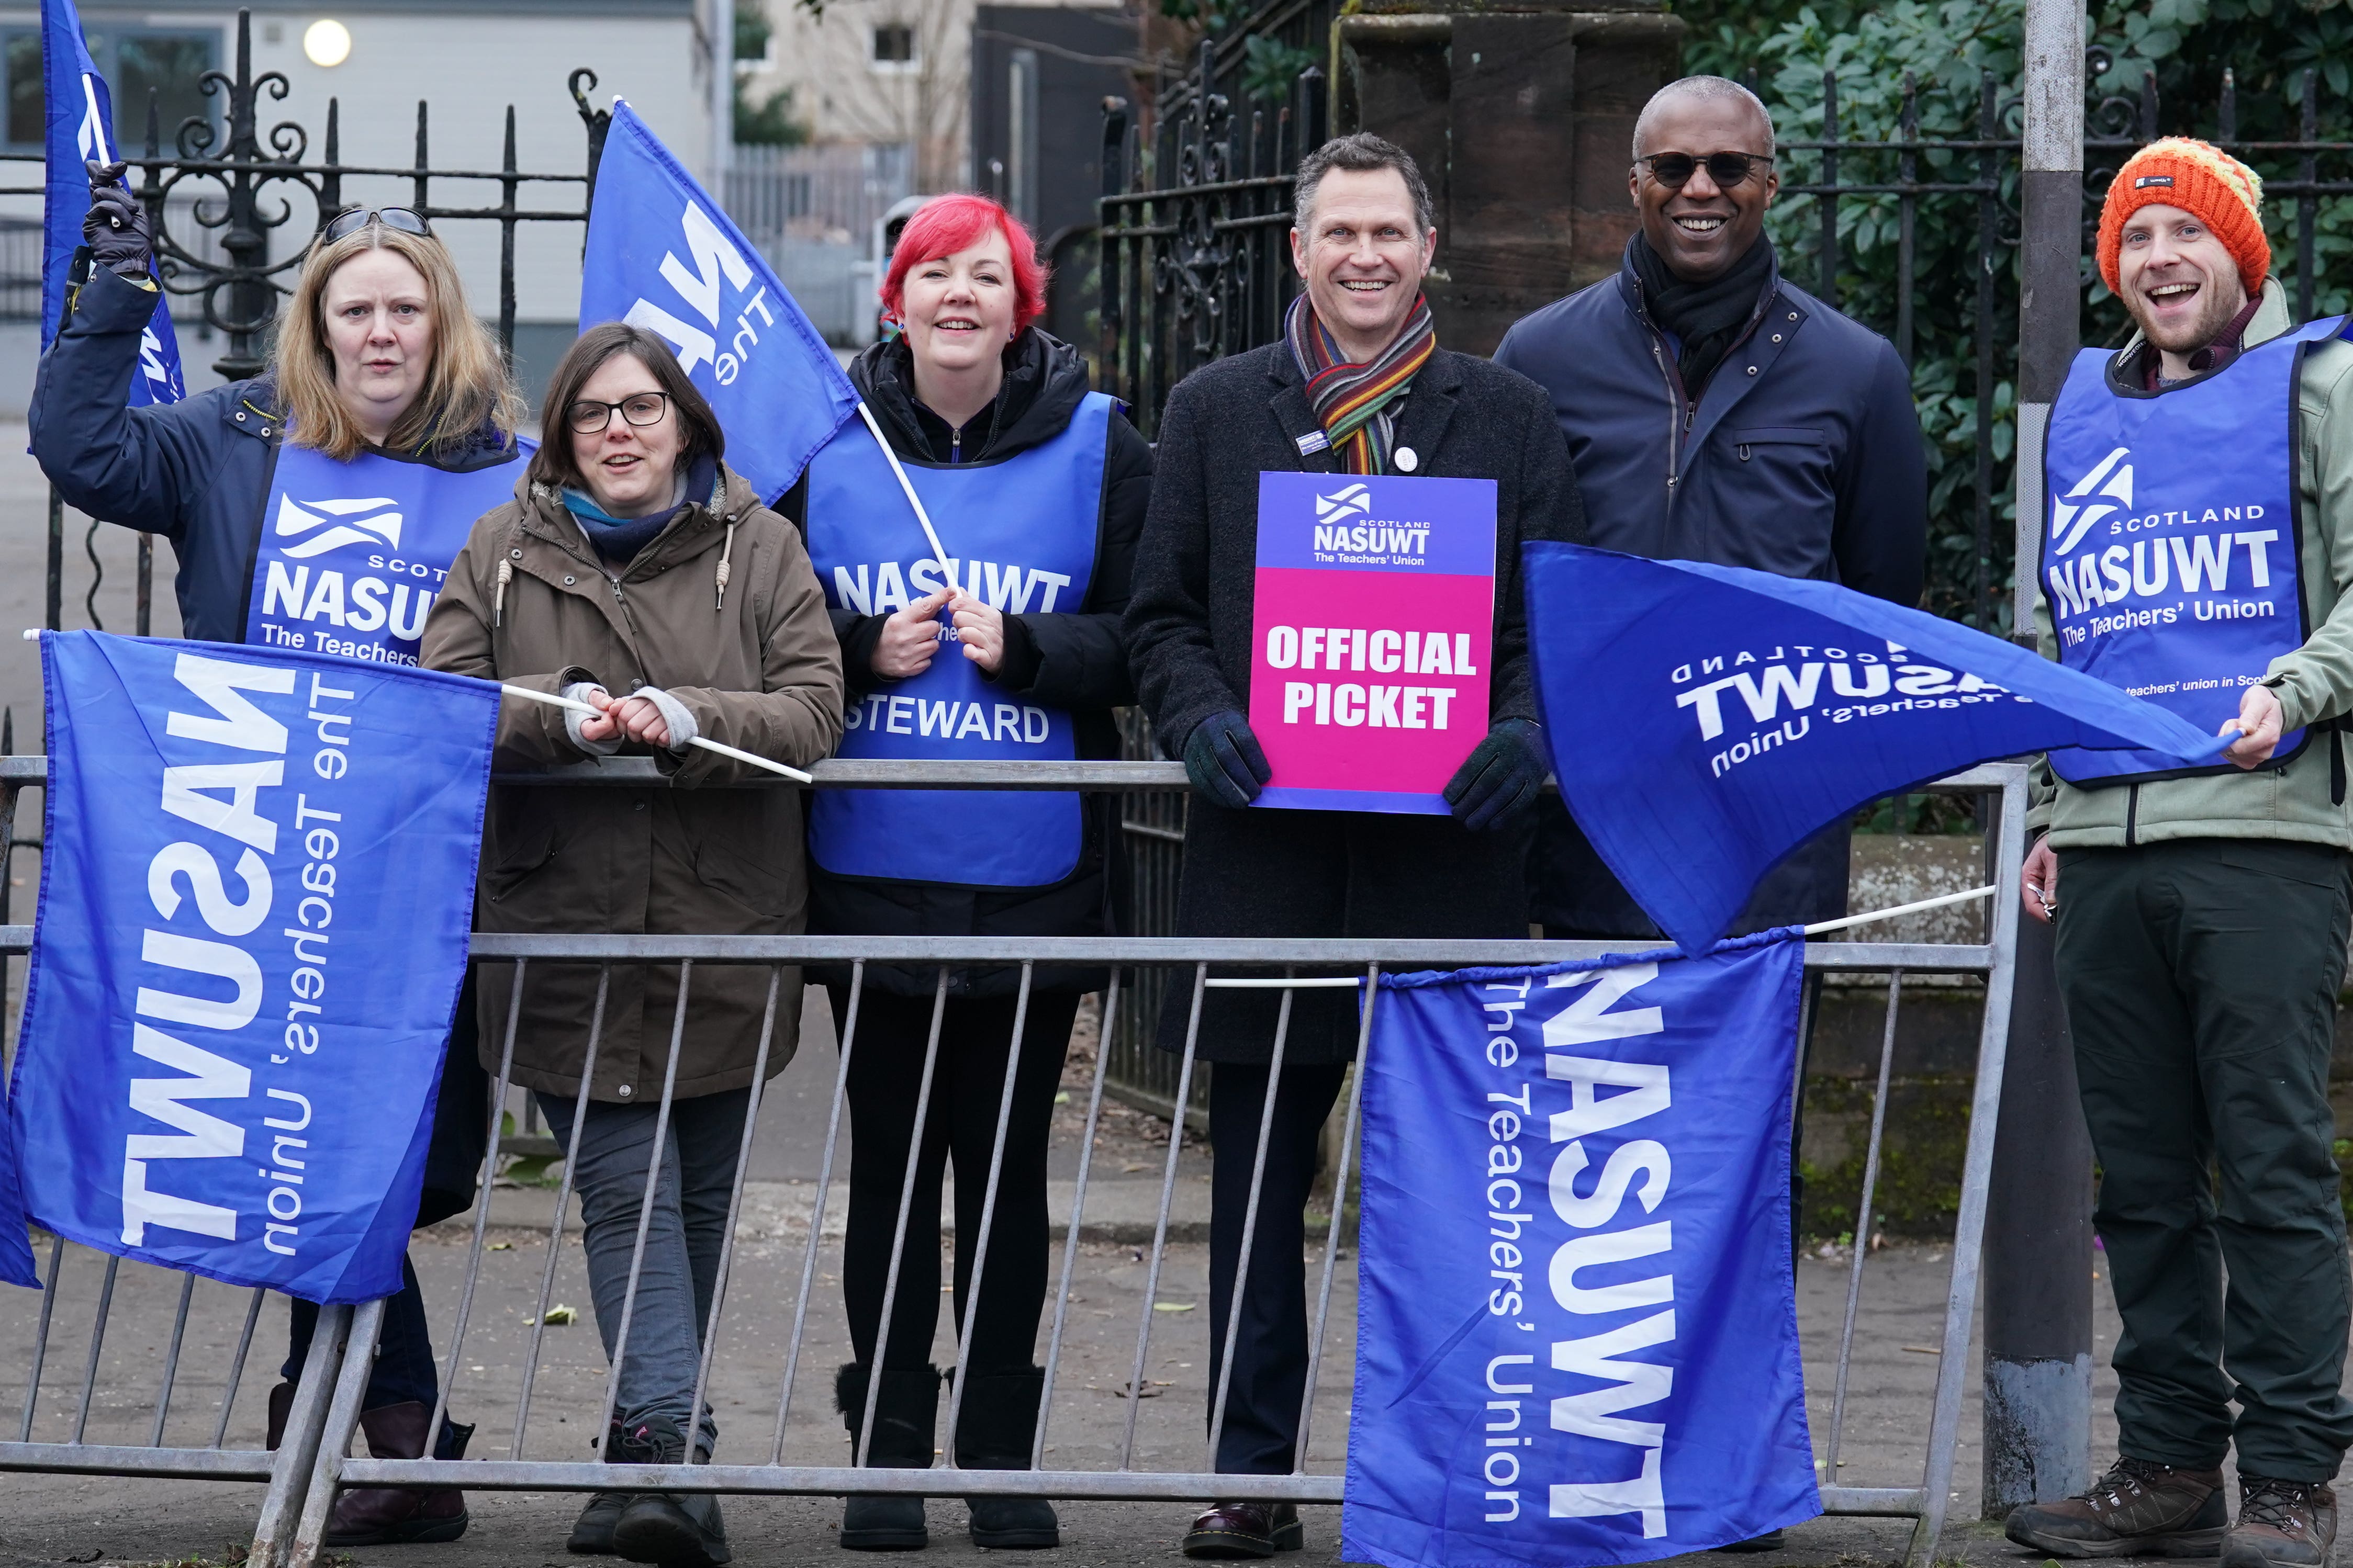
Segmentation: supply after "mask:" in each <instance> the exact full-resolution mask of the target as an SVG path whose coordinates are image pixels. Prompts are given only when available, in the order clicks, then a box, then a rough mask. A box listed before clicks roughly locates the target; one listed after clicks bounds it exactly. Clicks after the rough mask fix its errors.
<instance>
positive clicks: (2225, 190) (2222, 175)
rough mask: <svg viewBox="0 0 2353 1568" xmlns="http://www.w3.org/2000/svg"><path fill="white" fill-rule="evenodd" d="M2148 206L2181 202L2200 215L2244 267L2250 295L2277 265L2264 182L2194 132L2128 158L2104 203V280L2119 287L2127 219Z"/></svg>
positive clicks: (2179, 204)
mask: <svg viewBox="0 0 2353 1568" xmlns="http://www.w3.org/2000/svg"><path fill="white" fill-rule="evenodd" d="M2146 206H2169V207H2179V208H2180V209H2181V210H2182V211H2184V212H2186V213H2190V214H2193V215H2195V216H2197V217H2198V219H2199V220H2200V222H2202V223H2203V224H2205V226H2207V228H2208V229H2210V230H2211V231H2212V233H2213V236H2214V237H2215V238H2217V239H2219V240H2221V242H2222V245H2223V247H2224V248H2226V249H2228V250H2229V251H2230V253H2231V256H2232V259H2233V260H2235V261H2237V262H2238V264H2239V279H2240V280H2241V281H2242V282H2243V283H2244V284H2245V285H2246V288H2247V294H2248V297H2249V298H2251V299H2252V298H2253V296H2254V294H2255V293H2256V291H2257V290H2259V289H2262V288H2263V279H2264V278H2265V277H2266V276H2267V275H2269V273H2270V272H2271V269H2272V247H2271V241H2270V240H2268V239H2266V238H2265V237H2263V216H2262V214H2263V179H2262V177H2261V176H2260V175H2258V174H2256V173H2255V172H2254V171H2253V169H2250V168H2248V167H2247V166H2246V165H2245V164H2244V163H2240V162H2239V161H2238V160H2237V159H2236V158H2233V157H2232V156H2231V155H2230V154H2229V153H2225V152H2223V151H2222V150H2221V148H2219V147H2216V146H2214V145H2213V144H2212V143H2211V142H2199V141H2195V140H2192V139H2191V138H2189V137H2187V136H2168V137H2166V138H2165V139H2164V140H2163V141H2161V142H2150V143H2149V144H2148V145H2147V146H2146V147H2144V148H2142V149H2141V150H2140V151H2139V152H2137V153H2134V154H2133V155H2132V156H2131V157H2130V158H2128V159H2126V161H2125V166H2124V167H2123V168H2121V169H2118V170H2117V171H2116V180H2115V182H2114V183H2113V184H2110V185H2109V186H2108V199H2107V201H2106V202H2105V204H2104V205H2102V206H2101V208H2100V250H2099V260H2100V277H2101V279H2103V280H2105V282H2106V284H2107V286H2108V289H2109V290H2110V291H2111V292H2114V291H2115V289H2116V258H2117V257H2118V256H2119V254H2121V252H2122V251H2123V249H2124V237H2125V222H2126V219H2128V218H2130V217H2131V216H2132V215H2133V214H2134V213H2136V212H2138V211H2139V210H2140V209H2141V208H2143V207H2146Z"/></svg>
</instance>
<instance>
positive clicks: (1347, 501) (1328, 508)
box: [1315, 485, 1373, 522]
mask: <svg viewBox="0 0 2353 1568" xmlns="http://www.w3.org/2000/svg"><path fill="white" fill-rule="evenodd" d="M1372 500H1373V491H1372V487H1370V486H1369V485H1347V486H1345V487H1343V488H1342V489H1339V490H1338V491H1336V492H1335V493H1334V494H1332V495H1328V496H1322V495H1319V496H1317V497H1316V498H1315V521H1318V522H1337V521H1340V520H1341V519H1342V518H1345V517H1354V516H1356V514H1357V513H1359V512H1361V511H1364V510H1366V508H1368V507H1370V506H1371V505H1372Z"/></svg>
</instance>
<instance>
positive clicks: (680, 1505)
mask: <svg viewBox="0 0 2353 1568" xmlns="http://www.w3.org/2000/svg"><path fill="white" fill-rule="evenodd" d="M624 1452H626V1453H627V1454H628V1457H629V1458H630V1460H631V1461H632V1462H634V1463H638V1464H646V1465H683V1464H685V1463H686V1462H687V1454H686V1442H685V1439H683V1438H681V1436H678V1434H676V1433H674V1432H669V1431H664V1430H661V1429H660V1428H658V1427H649V1426H639V1427H638V1429H637V1430H636V1431H634V1432H632V1433H630V1434H629V1436H628V1442H627V1447H625V1449H624ZM702 1458H703V1459H704V1460H705V1461H708V1460H709V1458H710V1454H709V1453H708V1451H702ZM613 1546H614V1549H615V1550H616V1551H617V1552H619V1553H620V1555H621V1556H623V1557H626V1558H628V1560H629V1561H630V1562H632V1563H657V1564H659V1568H718V1565H719V1564H721V1563H726V1562H728V1561H730V1560H732V1559H733V1556H734V1553H733V1552H732V1551H730V1550H729V1549H728V1546H727V1526H726V1524H725V1522H724V1521H722V1520H721V1519H720V1517H719V1500H718V1499H717V1498H715V1497H713V1496H712V1494H711V1493H709V1492H638V1493H635V1494H633V1495H632V1496H631V1497H630V1499H629V1501H628V1507H626V1508H624V1509H622V1510H621V1516H620V1517H619V1518H618V1519H617V1520H615V1521H613Z"/></svg>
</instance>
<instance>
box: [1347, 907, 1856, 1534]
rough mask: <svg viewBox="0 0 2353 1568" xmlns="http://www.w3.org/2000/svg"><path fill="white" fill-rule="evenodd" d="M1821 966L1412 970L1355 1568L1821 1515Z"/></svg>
mask: <svg viewBox="0 0 2353 1568" xmlns="http://www.w3.org/2000/svg"><path fill="white" fill-rule="evenodd" d="M1804 958H1805V944H1804V942H1802V941H1800V940H1798V933H1797V931H1796V930H1795V929H1794V928H1788V927H1785V928H1783V929H1781V930H1778V931H1767V932H1764V933H1761V934H1759V935H1757V936H1752V937H1743V938H1741V939H1740V940H1738V941H1737V942H1726V943H1725V944H1724V945H1723V946H1722V947H1720V948H1718V949H1716V950H1715V952H1712V953H1710V954H1708V955H1706V956H1704V957H1702V958H1692V959H1686V958H1682V957H1679V956H1677V955H1676V954H1674V953H1672V952H1663V951H1662V952H1649V953H1640V954H1632V955H1618V956H1613V957H1611V958H1608V959H1603V960H1600V961H1598V962H1593V963H1565V964H1555V965H1547V966H1544V967H1538V968H1514V969H1470V970H1458V971H1455V972H1453V973H1439V974H1409V975H1398V976H1384V977H1383V978H1382V981H1381V990H1380V993H1379V994H1378V996H1377V998H1376V1000H1375V1001H1374V1004H1373V1006H1374V1013H1373V1036H1372V1043H1371V1046H1370V1047H1369V1048H1368V1050H1367V1051H1366V1058H1365V1108H1364V1109H1365V1167H1364V1169H1365V1191H1364V1216H1363V1238H1362V1241H1363V1247H1364V1259H1363V1265H1362V1267H1361V1268H1360V1269H1359V1270H1358V1274H1359V1277H1360V1279H1361V1280H1362V1282H1363V1283H1362V1291H1363V1299H1362V1300H1361V1302H1360V1303H1359V1305H1358V1308H1357V1318H1356V1398H1355V1403H1354V1405H1353V1406H1352V1409H1353V1411H1354V1415H1353V1417H1352V1419H1351V1420H1350V1422H1349V1425H1348V1473H1347V1483H1346V1493H1345V1498H1346V1502H1345V1511H1344V1512H1343V1514H1342V1517H1341V1533H1342V1546H1341V1553H1342V1556H1343V1557H1344V1558H1345V1560H1346V1561H1348V1562H1351V1563H1381V1564H1384V1565H1385V1568H1504V1565H1505V1564H1511V1565H1513V1568H1523V1565H1525V1568H1588V1565H1591V1564H1599V1563H1642V1562H1648V1561H1650V1560H1651V1559H1653V1558H1659V1557H1671V1556H1674V1555H1676V1554H1677V1553H1680V1552H1700V1551H1705V1550H1707V1549H1708V1548H1711V1547H1715V1546H1722V1545H1724V1544H1725V1543H1726V1542H1735V1541H1743V1540H1746V1539H1748V1538H1750V1537H1752V1536H1756V1535H1760V1534H1763V1533H1764V1532H1765V1531H1769V1530H1777V1529H1779V1528H1780V1527H1781V1526H1783V1525H1786V1524H1793V1523H1796V1522H1797V1521H1799V1520H1804V1519H1811V1518H1812V1517H1813V1516H1814V1515H1816V1514H1818V1513H1820V1511H1821V1500H1820V1494H1819V1492H1818V1490H1817V1489H1816V1486H1815V1479H1814V1468H1813V1449H1812V1445H1811V1443H1810V1441H1809V1439H1808V1436H1807V1431H1806V1410H1805V1381H1804V1376H1803V1373H1802V1371H1801V1368H1800V1365H1799V1353H1798V1317H1797V1305H1796V1300H1795V1296H1794V1280H1793V1278H1792V1275H1791V1271H1790V1246H1789V1084H1790V1076H1791V1069H1792V1068H1793V1067H1794V1066H1795V1065H1796V1064H1795V1056H1796V1046H1797V1029H1798V999H1799V984H1800V982H1801V980H1802V978H1803V975H1804Z"/></svg>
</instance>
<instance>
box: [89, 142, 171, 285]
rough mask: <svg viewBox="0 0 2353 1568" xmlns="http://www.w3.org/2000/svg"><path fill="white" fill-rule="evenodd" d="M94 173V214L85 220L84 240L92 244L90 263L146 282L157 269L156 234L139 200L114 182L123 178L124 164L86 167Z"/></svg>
mask: <svg viewBox="0 0 2353 1568" xmlns="http://www.w3.org/2000/svg"><path fill="white" fill-rule="evenodd" d="M82 167H83V168H85V169H87V170H89V171H90V211H89V213H88V214H87V215H86V216H84V217H83V218H82V220H81V237H82V238H83V239H84V240H86V241H88V242H89V245H90V259H91V260H93V261H95V262H97V263H98V265H99V266H100V267H104V268H110V269H111V270H112V271H115V272H119V273H121V275H122V276H123V277H125V278H132V279H142V280H143V279H145V278H146V277H147V276H148V275H149V273H150V272H151V271H152V270H153V267H154V259H155V231H154V229H153V227H152V226H150V225H149V224H148V221H147V209H146V208H145V207H142V206H141V205H139V198H138V197H136V196H134V195H132V194H131V193H130V192H129V191H126V190H124V189H123V188H122V187H121V185H118V184H115V183H114V182H115V181H117V180H119V179H121V177H122V170H123V167H124V165H122V164H121V163H102V164H101V163H84V164H83V165H82Z"/></svg>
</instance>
